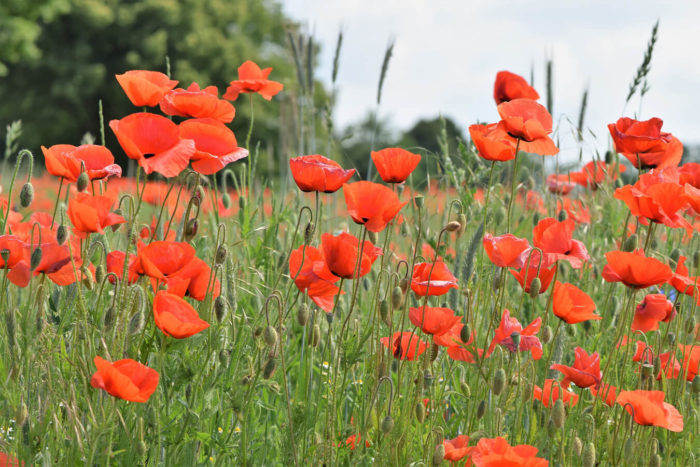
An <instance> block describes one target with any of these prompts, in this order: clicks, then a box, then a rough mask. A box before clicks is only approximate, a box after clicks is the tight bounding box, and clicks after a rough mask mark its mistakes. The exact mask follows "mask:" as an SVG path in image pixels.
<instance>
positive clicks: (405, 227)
mask: <svg viewBox="0 0 700 467" xmlns="http://www.w3.org/2000/svg"><path fill="white" fill-rule="evenodd" d="M409 235H411V232H410V231H409V230H408V224H406V223H405V222H404V223H403V224H401V236H402V237H408V236H409Z"/></svg>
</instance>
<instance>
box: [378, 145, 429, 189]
mask: <svg viewBox="0 0 700 467" xmlns="http://www.w3.org/2000/svg"><path fill="white" fill-rule="evenodd" d="M371 156H372V161H374V165H375V166H376V167H377V172H379V176H380V177H382V180H384V181H385V182H386V183H403V182H405V181H406V179H407V178H408V176H409V175H411V172H413V170H414V169H415V168H416V167H417V166H418V163H419V162H420V154H414V153H412V152H408V151H406V150H405V149H401V148H386V149H382V150H381V151H372V154H371Z"/></svg>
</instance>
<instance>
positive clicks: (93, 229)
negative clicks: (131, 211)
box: [66, 193, 126, 236]
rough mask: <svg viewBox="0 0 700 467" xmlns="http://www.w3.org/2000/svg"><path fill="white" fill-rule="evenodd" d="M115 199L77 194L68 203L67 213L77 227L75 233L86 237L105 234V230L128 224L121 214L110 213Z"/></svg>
mask: <svg viewBox="0 0 700 467" xmlns="http://www.w3.org/2000/svg"><path fill="white" fill-rule="evenodd" d="M114 201H115V200H114V199H112V198H110V197H107V196H99V195H90V194H88V193H77V194H76V195H75V197H74V198H71V199H70V201H68V210H67V211H66V212H67V214H68V217H69V218H70V221H71V222H72V223H73V227H75V230H74V231H75V233H76V234H77V235H79V236H84V235H86V234H89V233H101V234H103V233H104V230H103V229H104V228H105V227H109V226H113V225H118V224H123V223H125V222H126V219H124V218H123V217H122V216H120V215H119V214H115V213H113V212H110V210H111V209H112V206H114Z"/></svg>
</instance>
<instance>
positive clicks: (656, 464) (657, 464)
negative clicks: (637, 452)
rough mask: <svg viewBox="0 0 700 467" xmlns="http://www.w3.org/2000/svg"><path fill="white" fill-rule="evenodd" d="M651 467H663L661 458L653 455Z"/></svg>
mask: <svg viewBox="0 0 700 467" xmlns="http://www.w3.org/2000/svg"><path fill="white" fill-rule="evenodd" d="M649 467H661V456H660V455H658V454H652V455H651V458H649Z"/></svg>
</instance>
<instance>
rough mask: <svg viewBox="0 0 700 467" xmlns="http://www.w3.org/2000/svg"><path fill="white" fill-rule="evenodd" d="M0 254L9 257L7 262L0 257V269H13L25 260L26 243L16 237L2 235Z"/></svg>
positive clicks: (0, 238) (0, 236) (0, 237)
mask: <svg viewBox="0 0 700 467" xmlns="http://www.w3.org/2000/svg"><path fill="white" fill-rule="evenodd" d="M0 252H1V253H5V252H6V255H7V262H5V259H4V258H3V256H5V254H2V255H0V269H6V268H7V269H12V268H13V267H15V265H16V264H17V263H19V262H20V261H21V260H22V258H24V242H23V241H22V240H20V239H19V238H17V237H16V236H14V235H0Z"/></svg>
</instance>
